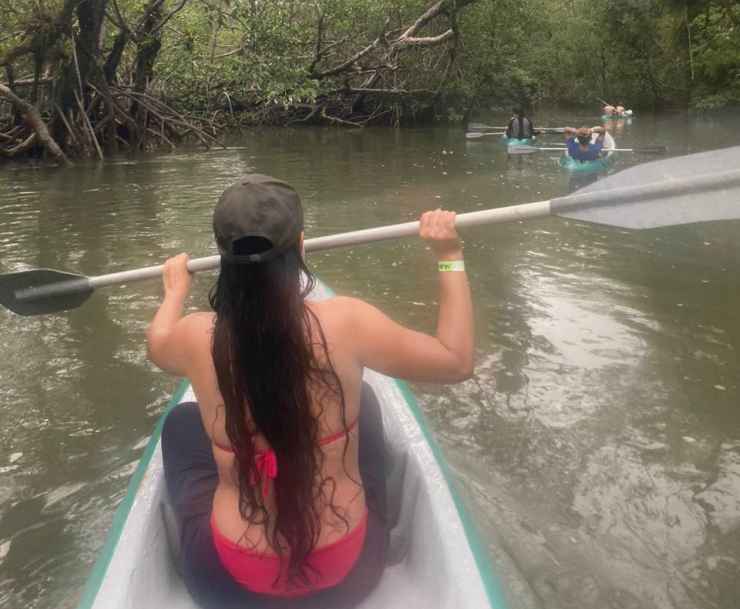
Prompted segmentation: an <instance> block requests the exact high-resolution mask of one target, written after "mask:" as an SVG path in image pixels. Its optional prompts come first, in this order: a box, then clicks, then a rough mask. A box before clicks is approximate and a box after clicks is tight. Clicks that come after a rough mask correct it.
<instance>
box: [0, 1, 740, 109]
mask: <svg viewBox="0 0 740 609" xmlns="http://www.w3.org/2000/svg"><path fill="white" fill-rule="evenodd" d="M150 1H151V0H118V1H117V3H116V4H117V6H118V9H119V11H120V16H119V11H117V10H114V5H113V3H112V2H109V3H108V12H109V16H110V20H109V21H108V23H107V25H106V28H105V39H104V41H103V46H102V52H103V56H102V57H101V58H100V61H101V62H103V61H104V60H105V57H106V55H107V53H109V52H110V50H111V49H112V47H113V43H114V40H115V39H116V37H117V36H118V35H119V28H118V26H117V23H118V22H119V20H120V19H123V21H125V23H126V24H127V26H128V27H133V26H134V24H136V23H137V21H138V20H139V19H140V18H141V16H142V15H143V13H144V11H145V10H146V7H147V6H148V5H149V3H150ZM63 4H64V2H63V0H0V11H2V14H3V20H4V28H3V31H2V33H0V58H1V57H3V56H4V55H5V54H7V53H9V52H10V51H12V50H13V49H14V48H16V47H18V46H19V45H21V44H23V43H24V42H29V41H30V42H31V43H32V44H33V45H34V49H36V50H37V52H38V54H40V55H42V56H44V60H45V61H46V65H45V69H46V71H47V72H49V71H50V70H53V68H54V61H55V57H56V58H57V60H58V61H61V59H59V58H61V57H62V56H63V55H65V54H68V52H69V50H70V48H71V47H70V46H69V45H70V41H69V38H64V37H62V38H59V37H57V38H55V37H54V35H53V29H54V27H55V26H54V18H55V17H56V16H57V15H59V13H60V11H61V9H62V6H63ZM178 4H179V0H166V1H165V3H164V5H163V7H162V10H163V13H164V14H167V13H168V12H169V11H170V10H172V9H173V8H175V7H176V6H177V5H178ZM432 4H433V0H281V1H279V2H277V1H275V0H190V1H189V2H188V3H187V5H186V6H185V8H184V10H182V11H180V12H178V13H177V14H176V15H175V16H174V17H173V18H172V19H171V20H169V21H168V22H167V24H166V26H165V27H164V29H163V32H162V33H163V38H162V49H161V51H160V53H159V56H158V57H157V63H156V65H155V68H154V81H153V82H151V83H150V90H152V91H154V92H156V93H158V94H160V95H161V96H163V97H165V98H167V99H168V100H169V101H170V102H172V103H174V104H176V105H177V106H178V107H179V108H180V109H182V110H195V111H200V112H203V113H204V114H207V113H213V112H215V111H222V112H230V111H232V110H233V111H235V112H236V111H238V110H239V109H242V108H253V107H254V106H255V105H263V106H266V107H282V108H286V107H301V106H302V105H303V106H308V105H311V104H314V103H315V102H316V101H317V100H320V99H326V98H328V97H331V96H332V95H335V94H336V91H337V89H338V88H341V87H344V86H347V84H348V82H349V79H350V77H351V75H346V76H343V77H336V78H334V77H329V78H317V77H316V72H320V71H322V70H327V69H329V68H330V67H332V66H336V65H338V64H340V63H341V62H343V61H345V60H346V59H347V58H349V57H351V56H352V55H353V54H354V53H356V52H357V51H359V50H360V49H362V48H363V47H364V46H365V45H367V44H369V43H371V42H372V41H373V40H374V39H375V38H376V37H377V36H378V35H379V34H380V33H381V32H382V31H386V32H389V34H390V35H398V34H399V33H400V32H401V31H402V29H401V28H402V27H408V26H409V25H410V24H411V23H413V22H414V21H415V20H416V19H417V18H418V17H419V16H420V15H421V14H423V12H424V11H425V10H426V9H427V8H429V7H430V6H431V5H432ZM739 23H740V4H738V3H731V2H727V1H726V0H691V1H689V0H477V1H476V2H474V3H472V4H471V5H470V6H467V7H466V8H465V9H464V10H463V11H462V12H460V14H459V16H458V18H457V20H456V22H455V23H454V27H455V29H456V32H457V34H458V38H457V41H456V43H455V44H454V45H444V46H440V47H439V48H438V50H437V51H430V50H429V49H428V48H421V47H420V48H414V49H410V50H409V51H408V52H405V53H404V54H403V55H401V56H399V59H398V65H397V66H393V69H388V70H386V71H385V72H384V76H383V78H382V79H381V80H379V81H378V82H375V83H374V84H373V86H374V87H378V88H384V89H393V88H394V87H400V88H403V89H406V90H424V91H427V92H430V96H428V97H427V98H426V101H425V100H423V99H421V98H419V99H413V100H410V101H407V102H403V103H406V104H407V108H408V109H409V110H410V111H412V112H420V113H425V112H426V106H428V104H429V102H430V101H432V102H433V103H434V105H435V109H436V113H437V115H438V116H439V117H441V118H442V119H444V120H450V119H453V120H454V119H459V118H461V117H463V116H464V115H466V114H468V113H469V112H470V111H471V110H472V109H475V108H476V107H482V106H491V105H507V106H508V105H510V104H512V103H517V104H523V105H530V104H536V103H538V102H541V101H545V100H547V101H549V102H560V103H567V104H583V105H588V106H591V107H593V105H594V104H595V103H596V98H597V97H599V98H603V99H606V100H609V101H611V102H617V101H619V100H622V101H624V102H625V103H626V104H627V105H629V106H631V107H636V108H639V107H662V106H666V105H674V106H686V105H691V106H693V107H694V108H697V109H711V108H715V107H721V106H724V105H729V104H737V103H740V26H739V25H738V24H739ZM449 26H450V23H449V22H447V21H444V19H441V20H440V21H439V23H437V24H436V25H433V26H432V27H428V28H426V29H425V30H424V32H423V34H421V35H424V36H434V35H435V34H439V33H441V32H442V31H444V29H445V28H447V27H449ZM394 32H395V34H394ZM319 37H320V40H319ZM51 40H55V42H49V41H51ZM144 42H145V41H144V40H131V41H129V43H128V44H127V46H126V48H125V51H124V54H123V57H122V60H121V63H120V66H119V69H118V71H117V79H118V81H119V82H120V83H123V84H125V83H128V82H131V80H132V78H133V76H132V74H133V71H134V61H135V57H136V52H137V48H140V47H141V45H142V44H143V43H144ZM47 47H48V48H47ZM317 48H321V49H322V55H321V57H320V58H318V60H317V57H316V53H317ZM451 60H452V61H451ZM363 65H364V64H363ZM33 67H34V66H33V57H32V56H29V55H28V54H27V55H24V56H22V57H20V58H19V59H18V60H16V61H15V62H14V68H15V74H16V77H27V76H28V75H29V74H31V73H32V71H33ZM366 67H367V66H366ZM312 70H313V73H312ZM357 70H360V67H357ZM354 78H355V80H353V81H352V82H353V83H356V82H358V79H357V77H354ZM352 86H356V85H354V84H353V85H352ZM431 93H433V94H434V95H433V96H431ZM382 103H385V104H386V105H387V107H388V108H391V107H393V108H397V107H398V104H399V101H398V100H391V99H390V98H387V99H385V100H384V101H382Z"/></svg>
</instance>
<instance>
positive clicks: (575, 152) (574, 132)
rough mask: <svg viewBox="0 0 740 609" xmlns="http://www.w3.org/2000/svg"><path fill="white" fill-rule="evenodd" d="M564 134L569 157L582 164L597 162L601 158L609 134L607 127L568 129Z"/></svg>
mask: <svg viewBox="0 0 740 609" xmlns="http://www.w3.org/2000/svg"><path fill="white" fill-rule="evenodd" d="M564 133H565V145H566V146H567V153H568V156H571V157H573V158H574V159H575V160H577V161H582V162H583V161H595V160H597V159H599V158H600V157H601V151H602V150H603V148H604V138H605V137H606V133H607V130H606V128H605V127H592V128H591V129H589V128H588V127H579V128H578V129H576V128H574V127H566V128H565V130H564ZM594 134H596V137H595V138H594V137H593V136H594Z"/></svg>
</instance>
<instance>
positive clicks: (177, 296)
mask: <svg viewBox="0 0 740 609" xmlns="http://www.w3.org/2000/svg"><path fill="white" fill-rule="evenodd" d="M187 264H188V255H187V254H180V255H178V256H175V257H174V258H170V259H169V260H167V262H165V263H164V270H163V272H162V281H163V283H164V299H163V300H162V304H161V305H159V310H158V311H157V313H156V315H155V316H154V319H152V321H151V323H150V324H149V327H148V328H147V331H146V338H147V353H148V356H149V359H150V360H151V361H152V362H154V363H155V364H156V365H157V366H159V367H160V368H161V369H162V370H165V371H166V372H170V373H171V374H176V375H178V376H187V370H186V365H187V361H188V359H189V358H188V349H187V344H188V342H189V340H188V339H189V336H190V334H191V329H190V328H189V326H190V324H189V323H188V317H183V316H182V313H183V309H184V308H185V299H186V298H187V297H188V294H189V293H190V286H191V284H192V281H193V278H192V276H191V274H190V272H189V271H188V267H187Z"/></svg>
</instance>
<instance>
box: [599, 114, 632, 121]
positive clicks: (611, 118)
mask: <svg viewBox="0 0 740 609" xmlns="http://www.w3.org/2000/svg"><path fill="white" fill-rule="evenodd" d="M634 117H635V115H634V114H622V115H621V116H616V115H615V114H602V115H601V120H602V121H624V120H629V119H631V118H634Z"/></svg>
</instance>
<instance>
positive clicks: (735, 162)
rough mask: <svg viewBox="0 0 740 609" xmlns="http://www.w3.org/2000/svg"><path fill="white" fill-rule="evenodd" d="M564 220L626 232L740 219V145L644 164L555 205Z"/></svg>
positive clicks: (595, 183) (554, 200)
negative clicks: (610, 227) (594, 224)
mask: <svg viewBox="0 0 740 609" xmlns="http://www.w3.org/2000/svg"><path fill="white" fill-rule="evenodd" d="M551 209H552V212H553V213H554V214H557V215H558V216H561V217H564V218H573V219H575V220H584V221H586V222H594V223H596V224H608V225H609V226H620V227H623V228H636V229H642V228H657V227H660V226H676V225H679V224H690V223H693V222H713V221H718V220H738V219H740V146H735V147H733V148H721V149H719V150H710V151H709V152H700V153H697V154H689V155H687V156H682V157H674V158H671V159H665V160H663V161H653V162H651V163H642V164H640V165H635V166H634V167H630V168H629V169H625V170H623V171H620V172H618V173H615V174H613V175H610V176H609V177H607V178H604V179H603V180H599V181H597V182H594V183H593V184H590V185H589V186H586V187H585V188H581V189H580V190H577V191H576V192H574V193H573V194H572V195H568V196H565V197H558V198H557V199H553V200H552V201H551Z"/></svg>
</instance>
